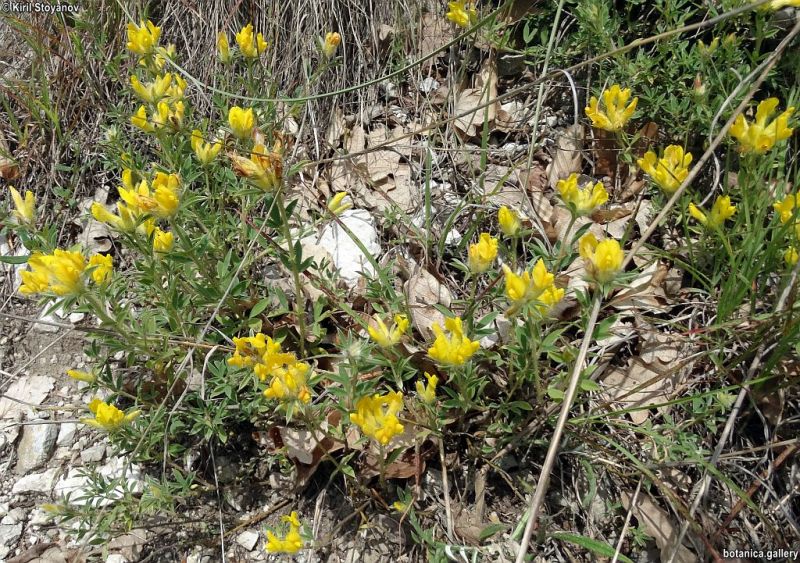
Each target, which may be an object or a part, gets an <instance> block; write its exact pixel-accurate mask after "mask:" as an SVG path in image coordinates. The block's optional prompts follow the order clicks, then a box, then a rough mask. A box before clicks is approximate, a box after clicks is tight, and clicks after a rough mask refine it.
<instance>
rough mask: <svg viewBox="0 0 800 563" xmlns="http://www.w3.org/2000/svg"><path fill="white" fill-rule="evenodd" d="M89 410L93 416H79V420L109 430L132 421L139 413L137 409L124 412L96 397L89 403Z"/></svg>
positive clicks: (111, 430)
mask: <svg viewBox="0 0 800 563" xmlns="http://www.w3.org/2000/svg"><path fill="white" fill-rule="evenodd" d="M89 410H90V411H92V414H94V418H81V419H80V420H81V422H82V423H84V424H88V425H90V426H94V427H95V428H99V429H100V430H107V431H109V432H113V431H114V430H117V429H118V428H120V427H121V426H123V425H125V424H128V423H129V422H132V421H133V420H134V419H135V418H136V417H137V416H139V414H140V413H141V411H138V410H137V411H133V412H131V413H128V414H125V413H124V412H122V411H121V410H119V409H118V408H117V407H115V406H114V405H109V404H108V403H106V402H104V401H101V400H100V399H98V398H97V397H95V398H94V399H92V401H91V402H90V403H89Z"/></svg>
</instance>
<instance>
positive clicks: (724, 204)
mask: <svg viewBox="0 0 800 563" xmlns="http://www.w3.org/2000/svg"><path fill="white" fill-rule="evenodd" d="M735 213H736V207H735V206H733V205H731V198H729V197H728V196H726V195H721V196H719V197H718V198H717V199H716V201H714V205H713V206H712V207H711V211H710V212H709V213H708V214H706V213H704V212H703V211H702V210H700V209H699V208H698V207H697V206H696V205H695V204H694V203H691V202H690V203H689V214H691V216H692V217H694V218H695V219H696V220H697V222H698V223H700V224H701V225H703V226H705V227H708V228H709V229H719V228H721V227H722V226H723V225H724V224H725V221H727V220H728V219H730V218H731V217H733V215H734V214H735Z"/></svg>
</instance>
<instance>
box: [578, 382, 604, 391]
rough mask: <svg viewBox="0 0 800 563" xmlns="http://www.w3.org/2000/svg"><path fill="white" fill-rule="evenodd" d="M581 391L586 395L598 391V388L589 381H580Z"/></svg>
mask: <svg viewBox="0 0 800 563" xmlns="http://www.w3.org/2000/svg"><path fill="white" fill-rule="evenodd" d="M581 390H582V391H586V392H587V393H595V392H597V391H600V386H599V385H598V384H597V383H595V382H594V381H592V380H591V379H581Z"/></svg>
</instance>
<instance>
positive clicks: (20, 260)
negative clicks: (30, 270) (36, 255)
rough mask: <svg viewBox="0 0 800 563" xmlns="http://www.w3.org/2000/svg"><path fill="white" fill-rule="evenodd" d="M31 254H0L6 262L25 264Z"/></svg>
mask: <svg viewBox="0 0 800 563" xmlns="http://www.w3.org/2000/svg"><path fill="white" fill-rule="evenodd" d="M28 258H30V257H29V256H0V262H3V263H4V264H25V263H26V262H27V261H28Z"/></svg>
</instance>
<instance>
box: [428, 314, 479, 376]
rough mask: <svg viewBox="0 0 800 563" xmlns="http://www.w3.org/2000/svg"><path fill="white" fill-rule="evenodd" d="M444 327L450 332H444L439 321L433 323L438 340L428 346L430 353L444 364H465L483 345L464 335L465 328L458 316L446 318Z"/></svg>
mask: <svg viewBox="0 0 800 563" xmlns="http://www.w3.org/2000/svg"><path fill="white" fill-rule="evenodd" d="M444 328H445V329H447V331H448V332H449V333H450V334H449V335H445V334H444V330H443V329H442V326H441V325H440V324H439V323H437V324H435V325H433V333H434V334H435V335H436V340H434V342H433V346H431V347H430V348H428V355H429V356H430V357H431V358H433V359H434V360H436V361H437V362H439V363H440V364H443V365H447V366H460V365H464V364H465V363H467V362H468V361H469V359H470V358H471V357H472V356H473V354H475V352H477V351H478V348H480V346H481V345H480V344H479V343H478V342H473V341H472V340H470V339H469V338H468V337H467V336H465V335H464V328H463V326H462V324H461V319H460V318H458V317H456V318H447V319H445V320H444Z"/></svg>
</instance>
